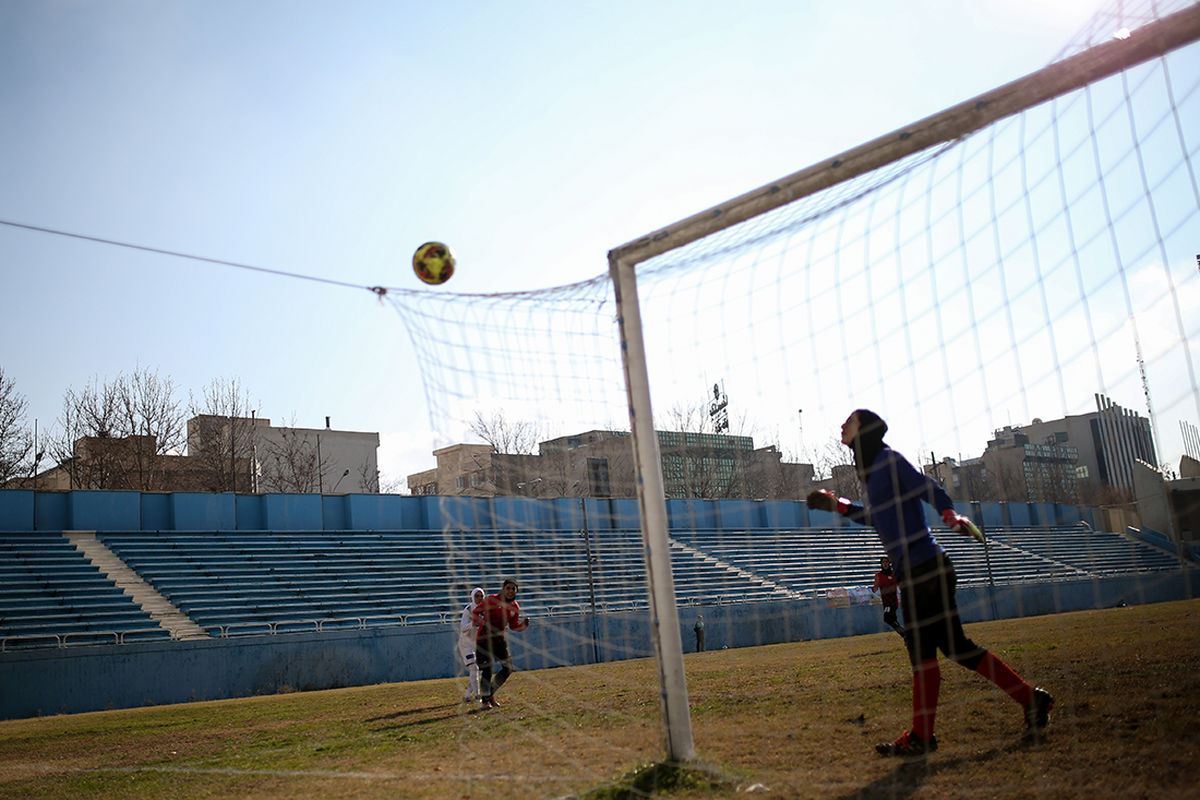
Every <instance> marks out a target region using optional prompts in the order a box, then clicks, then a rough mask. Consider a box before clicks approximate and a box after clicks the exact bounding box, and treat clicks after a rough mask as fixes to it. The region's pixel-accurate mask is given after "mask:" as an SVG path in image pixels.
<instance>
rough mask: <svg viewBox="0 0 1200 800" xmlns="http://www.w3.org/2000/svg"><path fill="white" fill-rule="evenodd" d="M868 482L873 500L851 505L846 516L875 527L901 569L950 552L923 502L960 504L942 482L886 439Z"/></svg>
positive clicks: (940, 505) (900, 571)
mask: <svg viewBox="0 0 1200 800" xmlns="http://www.w3.org/2000/svg"><path fill="white" fill-rule="evenodd" d="M866 488H867V502H866V503H865V504H864V505H858V504H853V505H851V506H850V510H849V511H848V512H847V514H846V516H847V517H849V518H850V519H852V520H854V521H855V522H859V523H861V524H863V525H870V526H871V527H873V528H875V531H876V532H877V533H878V534H879V541H880V542H882V543H883V549H884V550H885V551H887V554H888V555H889V556H890V557H891V559H892V563H893V564H894V565H895V567H896V573H897V575H899V576H903V575H904V573H905V572H907V571H908V570H909V569H911V568H912V567H914V566H916V565H917V564H921V563H923V562H925V561H928V560H929V559H931V558H934V557H935V556H937V555H939V554H944V553H945V550H944V549H943V548H942V546H941V545H940V544H938V540H937V539H936V538H934V535H933V532H932V531H930V530H929V526H928V525H927V524H926V523H925V509H924V508H923V507H922V506H921V503H922V502H925V503H928V504H929V505H931V506H933V507H934V508H935V509H937V511H938V513H941V512H942V511H945V510H946V509H947V508H954V502H953V501H952V500H951V499H950V495H949V494H947V493H946V490H945V489H943V488H942V486H941V484H939V483H938V482H937V481H935V480H933V479H932V478H930V477H929V476H928V475H925V474H924V473H922V472H921V471H920V470H918V469H917V468H916V467H914V466H913V465H912V464H910V463H909V462H908V459H906V458H905V457H904V456H902V455H900V454H899V453H897V452H896V451H895V450H893V449H892V448H890V447H887V446H886V445H885V446H884V448H883V449H882V450H880V451H879V455H877V456H875V460H874V461H873V462H872V463H871V468H870V471H869V473H868V474H867V483H866Z"/></svg>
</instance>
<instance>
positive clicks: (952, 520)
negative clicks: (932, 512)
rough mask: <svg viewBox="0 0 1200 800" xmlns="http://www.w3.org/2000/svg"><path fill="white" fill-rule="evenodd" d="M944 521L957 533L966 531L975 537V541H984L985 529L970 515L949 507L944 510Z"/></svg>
mask: <svg viewBox="0 0 1200 800" xmlns="http://www.w3.org/2000/svg"><path fill="white" fill-rule="evenodd" d="M942 522H944V523H946V527H947V528H949V529H950V530H952V531H954V532H955V533H965V534H967V535H968V536H971V537H973V538H974V539H975V541H977V542H980V543H982V542H983V531H981V530H979V528H978V527H976V525H975V523H974V522H971V520H970V519H969V518H968V517H964V516H963V515H962V514H959V513H958V512H956V511H955V510H954V509H953V508H947V509H946V510H945V511H943V512H942Z"/></svg>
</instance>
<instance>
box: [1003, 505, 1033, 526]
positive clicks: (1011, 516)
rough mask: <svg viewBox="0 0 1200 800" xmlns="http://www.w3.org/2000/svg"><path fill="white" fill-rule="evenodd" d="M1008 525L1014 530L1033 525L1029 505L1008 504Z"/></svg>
mask: <svg viewBox="0 0 1200 800" xmlns="http://www.w3.org/2000/svg"><path fill="white" fill-rule="evenodd" d="M1007 506H1008V524H1009V525H1010V526H1012V527H1014V528H1024V527H1028V526H1030V525H1032V524H1034V523H1033V521H1032V520H1033V518H1032V515H1031V514H1030V513H1029V504H1028V503H1008V504H1007Z"/></svg>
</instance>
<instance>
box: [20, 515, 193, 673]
mask: <svg viewBox="0 0 1200 800" xmlns="http://www.w3.org/2000/svg"><path fill="white" fill-rule="evenodd" d="M169 637H170V634H169V632H168V631H167V630H166V629H164V628H162V627H161V626H159V625H158V623H157V622H155V621H154V620H153V619H152V618H151V617H150V615H149V614H148V613H146V612H145V611H143V610H142V609H141V607H139V606H138V605H136V604H135V603H134V602H133V599H132V598H131V597H129V595H127V594H125V593H124V592H123V591H122V590H121V589H119V588H118V587H117V586H116V584H115V583H113V581H112V580H110V579H109V578H107V577H106V576H105V575H103V574H102V573H101V572H100V570H99V569H98V568H97V567H95V566H94V565H93V564H92V563H91V562H89V561H87V560H86V559H85V558H84V557H83V554H82V553H80V552H79V551H78V550H76V549H75V547H74V546H73V545H72V544H71V543H70V542H69V541H68V540H67V539H66V538H64V537H63V536H59V535H53V534H46V533H29V534H20V533H5V534H4V535H3V536H0V650H13V649H19V648H24V647H43V646H68V645H80V644H99V643H114V644H118V643H122V642H130V641H146V640H151V639H166V638H169Z"/></svg>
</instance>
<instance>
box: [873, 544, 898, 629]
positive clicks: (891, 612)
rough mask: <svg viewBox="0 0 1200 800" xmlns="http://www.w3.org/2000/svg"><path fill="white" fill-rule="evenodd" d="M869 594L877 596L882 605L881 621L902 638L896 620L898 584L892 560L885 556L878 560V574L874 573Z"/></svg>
mask: <svg viewBox="0 0 1200 800" xmlns="http://www.w3.org/2000/svg"><path fill="white" fill-rule="evenodd" d="M871 593H872V594H878V595H879V600H880V602H882V603H883V621H884V622H886V623H887V624H888V625H890V626H891V627H892V628H893V629H895V631H896V633H898V634H900V635H901V636H903V635H904V628H903V627H902V626H901V625H900V623H899V622H898V621H897V620H896V610H897V609H898V608H900V591H899V582H898V581H897V580H896V575H895V573H893V572H892V560H891V559H890V558H888V557H887V556H884V557H883V558H881V559H879V572H876V573H875V583H874V584H873V585H872V586H871Z"/></svg>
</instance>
